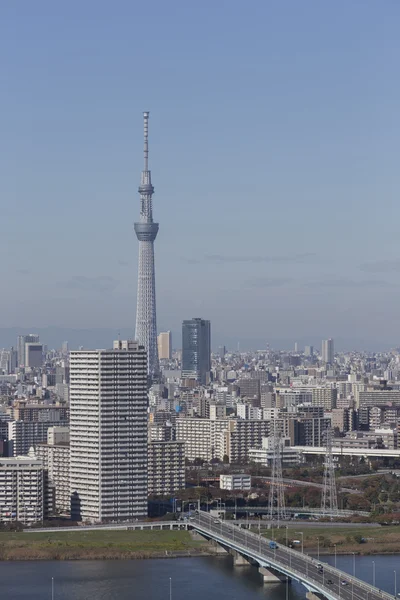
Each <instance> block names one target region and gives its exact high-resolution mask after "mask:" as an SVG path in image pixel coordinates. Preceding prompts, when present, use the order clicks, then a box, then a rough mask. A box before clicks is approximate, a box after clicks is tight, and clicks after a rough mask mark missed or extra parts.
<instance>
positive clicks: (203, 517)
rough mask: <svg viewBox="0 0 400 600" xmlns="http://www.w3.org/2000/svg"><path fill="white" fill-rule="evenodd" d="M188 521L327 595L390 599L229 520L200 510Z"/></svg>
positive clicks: (362, 599)
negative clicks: (273, 545)
mask: <svg viewBox="0 0 400 600" xmlns="http://www.w3.org/2000/svg"><path fill="white" fill-rule="evenodd" d="M217 521H218V522H217ZM191 524H192V526H193V527H194V528H195V529H196V530H197V531H199V532H201V531H202V530H203V532H205V533H207V532H208V533H209V534H210V536H211V537H213V538H214V539H217V538H218V537H220V538H221V540H224V541H226V542H227V545H230V543H232V544H233V545H236V546H240V547H241V548H243V550H244V551H243V554H246V550H248V551H249V553H250V555H253V557H254V556H258V557H260V558H261V559H264V561H265V563H266V564H267V565H268V564H270V565H271V566H274V565H276V567H277V570H279V567H281V569H282V572H283V573H285V572H288V573H292V574H293V576H294V578H295V579H298V580H299V581H300V582H302V583H305V585H307V583H309V585H310V587H311V588H312V589H315V590H316V591H320V592H321V593H322V594H324V595H325V596H327V597H329V598H334V599H340V600H393V596H391V595H390V594H387V593H386V592H382V591H380V590H378V589H377V588H374V587H373V586H371V585H370V584H367V583H365V582H363V581H361V580H360V579H357V578H355V577H351V576H349V575H348V574H347V573H344V572H342V571H340V570H339V569H335V568H334V567H332V566H330V565H328V564H326V563H322V560H321V564H323V570H322V573H321V572H319V570H318V567H317V565H318V561H317V560H315V559H313V558H311V557H310V556H308V555H307V554H303V553H301V552H298V551H296V550H292V549H290V548H287V547H285V546H281V545H280V544H279V546H278V548H277V549H271V548H270V547H269V541H270V540H267V539H265V538H263V537H262V536H259V535H257V534H254V533H252V532H250V531H247V530H242V529H239V528H238V527H237V526H235V525H231V524H229V522H225V521H222V520H219V519H215V517H212V516H211V515H209V514H208V513H204V512H202V511H201V512H199V513H197V514H196V516H195V518H194V520H192V521H191ZM261 563H262V560H261ZM261 566H262V565H261ZM328 581H330V582H331V583H328ZM343 581H344V582H346V585H343V584H342V582H343Z"/></svg>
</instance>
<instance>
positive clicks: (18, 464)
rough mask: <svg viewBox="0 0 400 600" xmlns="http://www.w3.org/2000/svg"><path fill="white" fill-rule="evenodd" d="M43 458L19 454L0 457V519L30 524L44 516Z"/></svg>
mask: <svg viewBox="0 0 400 600" xmlns="http://www.w3.org/2000/svg"><path fill="white" fill-rule="evenodd" d="M44 516H45V515H44V470H43V465H42V461H41V460H38V459H36V458H28V457H26V456H19V457H18V458H1V459H0V521H2V522H3V523H11V522H13V521H18V522H20V523H24V524H25V525H27V524H32V523H37V522H38V521H43V518H44Z"/></svg>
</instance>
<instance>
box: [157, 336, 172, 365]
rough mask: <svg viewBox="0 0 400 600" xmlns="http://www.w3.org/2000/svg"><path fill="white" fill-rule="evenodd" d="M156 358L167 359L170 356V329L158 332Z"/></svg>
mask: <svg viewBox="0 0 400 600" xmlns="http://www.w3.org/2000/svg"><path fill="white" fill-rule="evenodd" d="M157 343H158V358H159V359H160V360H169V359H170V358H172V334H171V332H170V331H162V332H161V333H159V334H158V338H157Z"/></svg>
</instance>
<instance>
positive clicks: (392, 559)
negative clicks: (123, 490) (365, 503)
mask: <svg viewBox="0 0 400 600" xmlns="http://www.w3.org/2000/svg"><path fill="white" fill-rule="evenodd" d="M322 560H323V561H325V562H329V563H331V564H334V561H335V559H334V557H332V556H329V557H323V559H322ZM372 561H374V562H375V574H376V586H377V587H379V588H381V589H383V590H386V591H387V592H390V593H392V594H393V593H394V571H395V570H396V569H398V575H399V587H398V590H399V591H400V557H399V556H373V557H371V556H356V557H355V569H356V576H357V577H360V578H361V579H364V580H365V581H368V582H370V583H372V577H373V564H372ZM337 567H338V568H341V569H343V570H346V571H347V572H349V573H352V572H353V557H352V556H338V557H337ZM52 577H53V578H54V600H169V583H170V578H171V583H172V600H260V599H262V598H267V597H268V600H285V596H286V586H285V585H282V584H278V585H272V586H267V585H265V586H264V585H263V584H262V583H261V578H260V576H259V575H258V573H257V569H255V568H254V567H233V565H232V561H231V559H229V558H228V557H223V558H215V557H204V558H203V557H201V558H179V559H161V560H159V559H154V560H132V561H129V560H115V561H95V560H93V561H85V560H81V561H65V562H63V561H52V562H47V561H26V562H25V561H24V562H0V589H1V598H4V600H51V578H52ZM288 587H289V600H300V599H301V600H304V598H305V589H304V588H303V587H302V586H301V585H300V584H297V583H295V582H293V583H292V584H291V585H290V586H288Z"/></svg>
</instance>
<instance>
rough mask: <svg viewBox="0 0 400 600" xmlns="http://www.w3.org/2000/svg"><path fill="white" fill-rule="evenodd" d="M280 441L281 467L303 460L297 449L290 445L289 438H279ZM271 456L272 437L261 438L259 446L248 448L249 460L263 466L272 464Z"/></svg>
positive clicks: (272, 452) (272, 448)
mask: <svg viewBox="0 0 400 600" xmlns="http://www.w3.org/2000/svg"><path fill="white" fill-rule="evenodd" d="M281 442H282V446H281V460H282V466H283V467H293V466H295V465H298V464H300V463H301V462H303V457H302V454H301V453H300V452H299V450H297V449H296V448H293V447H292V446H291V445H290V438H281ZM273 457H274V446H273V437H265V438H263V440H262V445H261V447H258V448H250V450H249V460H250V462H255V463H258V464H261V465H263V466H264V467H271V466H272V461H273Z"/></svg>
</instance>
